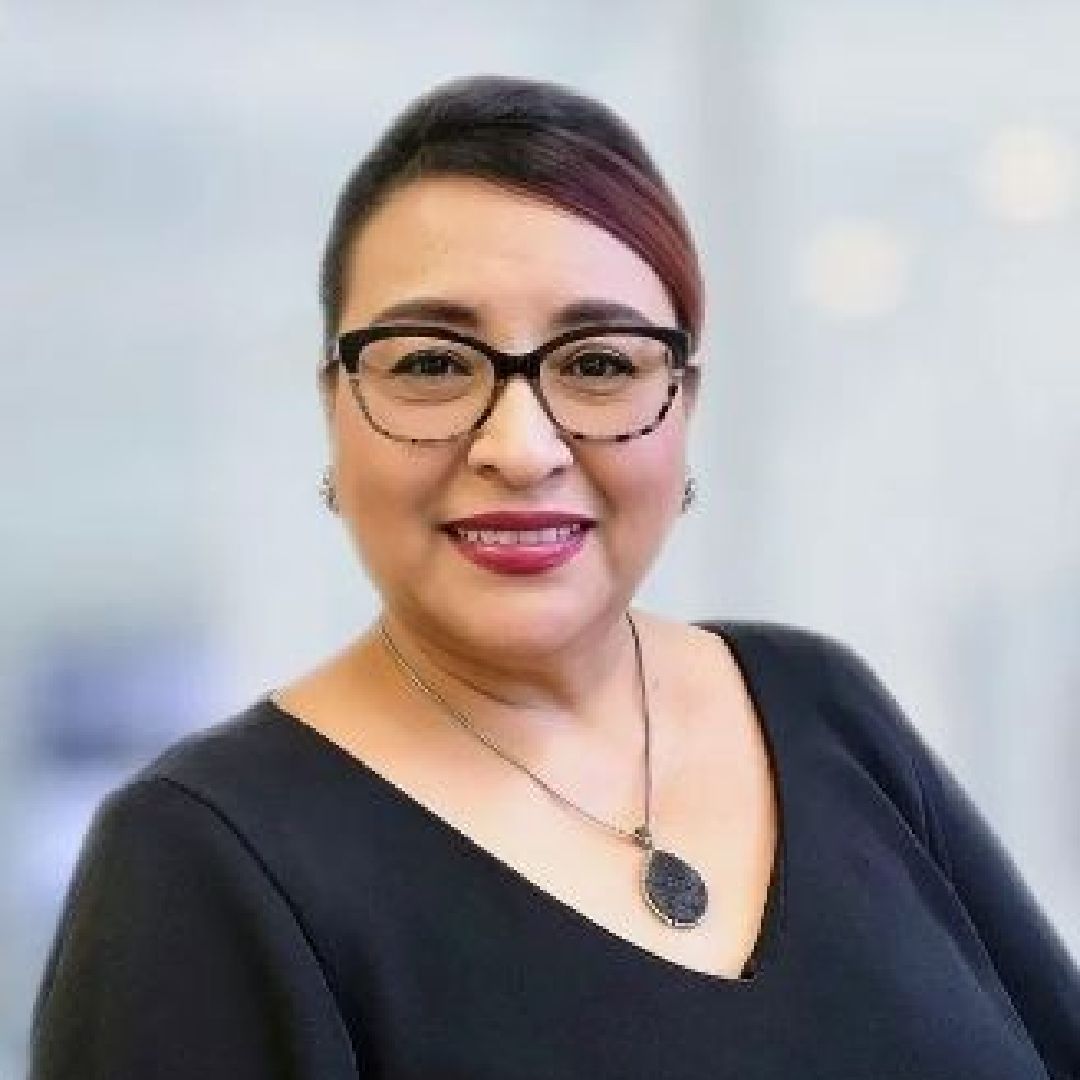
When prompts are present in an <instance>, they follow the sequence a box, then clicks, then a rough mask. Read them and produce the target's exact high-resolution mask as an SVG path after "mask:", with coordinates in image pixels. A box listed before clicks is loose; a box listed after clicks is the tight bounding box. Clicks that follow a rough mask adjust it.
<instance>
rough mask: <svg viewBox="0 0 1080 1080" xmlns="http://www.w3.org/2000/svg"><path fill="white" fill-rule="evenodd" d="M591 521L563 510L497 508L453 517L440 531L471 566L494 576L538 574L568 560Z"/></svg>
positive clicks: (581, 544) (575, 552)
mask: <svg viewBox="0 0 1080 1080" xmlns="http://www.w3.org/2000/svg"><path fill="white" fill-rule="evenodd" d="M594 524H595V521H594V520H593V519H592V518H590V517H588V516H587V515H584V514H578V513H575V512H573V511H565V510H528V511H526V510H514V511H510V510H497V511H488V512H486V513H482V514H473V515H471V516H469V517H465V518H457V519H455V520H454V521H450V522H447V523H446V524H445V525H443V531H444V532H446V533H447V535H448V536H449V537H450V539H451V540H452V542H453V544H454V546H455V547H456V548H457V550H458V551H459V552H460V553H461V554H462V555H463V556H464V557H465V558H466V559H468V560H469V561H470V562H472V563H473V564H475V565H476V566H480V567H483V568H484V569H485V570H491V571H493V572H495V573H500V574H539V573H543V572H544V571H545V570H552V569H554V568H555V567H557V566H561V565H562V564H563V563H566V562H569V561H570V560H571V559H572V558H573V557H574V556H575V555H577V553H578V552H579V551H580V550H581V548H582V547H583V545H584V543H585V537H586V534H587V532H588V530H589V528H590V527H591V526H592V525H594Z"/></svg>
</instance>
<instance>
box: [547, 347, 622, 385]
mask: <svg viewBox="0 0 1080 1080" xmlns="http://www.w3.org/2000/svg"><path fill="white" fill-rule="evenodd" d="M635 371H636V368H635V366H634V362H633V361H632V360H631V359H630V357H629V356H627V355H626V353H623V352H620V351H619V350H618V349H600V348H597V347H595V346H592V347H590V348H588V349H582V350H581V351H580V352H577V353H574V355H573V356H571V357H569V358H568V359H567V360H566V362H565V363H564V364H563V365H562V367H561V369H560V373H561V374H563V375H569V376H583V377H585V378H594V379H595V378H610V377H611V376H612V375H633V374H634V372H635Z"/></svg>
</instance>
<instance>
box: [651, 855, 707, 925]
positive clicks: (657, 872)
mask: <svg viewBox="0 0 1080 1080" xmlns="http://www.w3.org/2000/svg"><path fill="white" fill-rule="evenodd" d="M641 888H642V892H643V893H644V895H645V900H646V902H647V903H648V905H649V907H651V908H652V910H653V912H654V913H655V914H656V915H657V917H658V918H660V919H662V920H663V921H664V922H666V923H667V924H668V926H675V927H679V928H681V929H688V928H690V927H693V926H697V924H698V923H699V922H701V920H702V918H703V917H704V915H705V912H706V911H707V910H708V908H709V890H708V888H707V886H706V885H705V881H704V879H703V878H702V876H701V875H700V874H699V873H698V872H697V871H696V870H695V869H694V868H693V867H692V866H691V865H690V864H689V863H688V862H686V860H685V859H680V858H679V857H678V855H673V854H672V853H671V852H670V851H659V850H657V849H656V848H653V849H651V850H650V851H649V854H648V857H647V858H646V859H645V862H644V864H643V866H642V870H641Z"/></svg>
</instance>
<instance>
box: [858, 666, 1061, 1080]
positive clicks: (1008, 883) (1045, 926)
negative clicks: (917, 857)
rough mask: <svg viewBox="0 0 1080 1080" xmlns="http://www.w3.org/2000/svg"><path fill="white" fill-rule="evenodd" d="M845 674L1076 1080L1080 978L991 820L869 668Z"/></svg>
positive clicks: (959, 891)
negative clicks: (912, 780)
mask: <svg viewBox="0 0 1080 1080" xmlns="http://www.w3.org/2000/svg"><path fill="white" fill-rule="evenodd" d="M839 653H840V660H841V664H842V666H843V668H844V669H846V671H847V672H848V673H849V674H850V675H853V676H854V677H855V679H856V680H857V681H858V684H859V686H860V694H861V695H864V700H865V701H868V702H870V703H872V707H873V709H874V711H875V712H876V713H877V714H878V716H879V717H880V718H882V719H883V720H884V721H885V722H886V723H887V724H888V726H889V727H890V729H891V731H892V733H893V734H895V735H896V736H897V737H898V738H899V740H900V744H901V745H902V746H903V748H904V751H905V753H906V754H907V756H908V757H909V758H910V760H911V762H912V767H913V769H914V771H915V774H916V776H917V778H918V782H919V785H920V787H921V791H922V813H923V821H922V822H920V823H918V826H919V831H920V832H922V833H923V834H924V839H925V841H926V843H927V846H928V849H929V851H930V854H931V855H932V856H933V858H934V860H935V861H936V863H937V864H938V866H939V867H940V868H941V871H942V872H943V874H944V875H945V876H946V877H947V878H948V880H949V881H950V882H951V884H952V886H953V888H954V889H955V891H956V895H957V897H958V898H959V900H960V902H961V904H962V905H963V907H964V910H965V911H966V913H967V915H968V918H969V919H970V922H971V925H972V927H973V928H974V930H975V932H976V934H977V936H978V937H979V939H980V940H981V942H982V943H983V945H984V947H985V949H986V953H987V955H988V957H989V959H990V962H991V963H992V964H993V966H994V970H995V971H996V972H997V976H998V979H999V981H1000V982H1001V984H1002V986H1003V987H1004V989H1005V991H1006V993H1007V994H1008V996H1009V998H1010V1000H1011V1001H1012V1004H1013V1007H1014V1008H1015V1010H1016V1012H1017V1014H1018V1016H1019V1017H1020V1019H1021V1021H1022V1022H1023V1024H1024V1027H1025V1029H1026V1030H1027V1032H1028V1035H1029V1037H1030V1039H1031V1041H1032V1043H1033V1044H1034V1045H1035V1047H1036V1049H1037V1050H1038V1052H1039V1054H1040V1056H1041V1058H1042V1060H1043V1063H1044V1065H1045V1067H1046V1069H1047V1070H1048V1072H1049V1073H1050V1074H1051V1076H1052V1077H1053V1078H1054V1080H1077V1078H1080V970H1078V968H1077V966H1076V964H1075V963H1074V962H1073V960H1072V959H1071V958H1070V956H1069V954H1068V952H1067V950H1066V948H1065V944H1064V942H1063V941H1062V939H1061V938H1060V936H1059V935H1058V933H1057V931H1056V930H1055V928H1054V927H1053V925H1052V924H1051V923H1050V921H1049V919H1048V918H1047V917H1046V915H1045V913H1044V912H1043V911H1042V909H1041V908H1040V906H1039V904H1038V902H1037V900H1036V899H1035V897H1034V895H1033V894H1032V892H1031V890H1030V888H1029V887H1028V885H1027V884H1026V882H1025V881H1024V880H1023V878H1022V877H1021V875H1020V873H1019V871H1018V869H1017V867H1016V864H1015V862H1014V861H1013V859H1012V858H1011V856H1010V855H1009V853H1008V852H1007V851H1006V849H1005V848H1004V846H1003V845H1002V843H1001V840H1000V839H999V838H998V836H997V834H996V833H995V832H994V830H993V829H992V827H991V826H990V824H989V822H988V821H987V819H986V818H985V816H984V815H983V814H982V813H981V811H980V810H979V808H978V807H977V806H976V805H975V803H974V802H973V801H972V799H971V798H970V796H969V795H968V794H967V792H966V791H965V790H964V788H963V787H962V785H961V784H960V782H959V781H958V780H957V778H956V776H955V775H954V774H953V773H952V772H951V771H950V770H949V768H948V767H947V765H946V764H945V762H944V761H943V760H942V759H941V757H940V756H939V755H938V754H937V753H936V752H935V751H934V750H933V748H932V747H930V745H929V744H928V743H927V742H926V741H925V739H924V738H923V736H922V735H921V733H920V732H919V731H918V729H917V728H916V727H915V726H914V724H913V723H912V722H911V720H910V719H909V718H908V717H907V715H906V714H905V713H904V711H903V710H902V709H901V707H900V706H899V704H898V703H897V702H896V699H895V698H894V697H893V696H892V694H891V693H890V692H889V691H888V690H887V689H886V688H885V687H884V685H883V684H882V683H881V681H880V680H879V679H878V677H877V675H876V674H875V673H874V672H873V671H872V670H871V668H870V667H869V666H868V665H867V664H866V662H865V661H864V660H863V659H862V658H861V657H859V656H858V655H857V654H856V653H854V652H853V651H851V650H850V649H848V648H847V647H846V646H842V645H841V646H839Z"/></svg>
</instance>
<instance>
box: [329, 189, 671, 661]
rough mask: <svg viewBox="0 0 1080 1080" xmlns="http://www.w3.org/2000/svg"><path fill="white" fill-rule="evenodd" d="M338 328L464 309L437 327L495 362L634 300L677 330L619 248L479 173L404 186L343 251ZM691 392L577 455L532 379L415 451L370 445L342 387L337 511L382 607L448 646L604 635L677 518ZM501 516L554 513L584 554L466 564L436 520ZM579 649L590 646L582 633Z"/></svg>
mask: <svg viewBox="0 0 1080 1080" xmlns="http://www.w3.org/2000/svg"><path fill="white" fill-rule="evenodd" d="M348 281H349V287H348V291H347V293H346V296H345V298H344V304H343V313H342V320H341V327H340V328H339V329H340V330H341V331H345V330H351V329H355V328H359V327H362V326H367V325H369V324H371V323H375V322H378V323H380V324H382V323H386V322H393V321H394V319H392V318H390V319H388V318H385V317H380V313H381V312H383V311H384V310H385V309H386V308H389V307H390V306H391V305H395V306H396V305H399V304H401V303H403V302H407V301H414V300H418V299H420V298H424V299H437V300H440V301H451V302H453V303H454V304H456V305H460V306H463V307H467V308H470V309H472V311H473V312H474V313H475V325H474V326H467V325H465V324H463V323H454V322H447V321H444V320H432V319H431V318H423V319H420V318H416V317H413V318H411V319H400V318H399V319H398V320H397V321H399V322H400V321H407V322H408V321H411V322H423V323H431V322H433V321H434V322H436V323H437V324H441V325H444V326H446V327H448V328H451V329H457V330H459V331H463V332H465V333H469V334H471V335H473V336H474V337H478V338H480V339H481V340H483V341H486V342H488V343H489V344H491V345H493V346H495V347H497V348H500V349H502V350H504V351H506V352H513V353H518V352H525V351H527V350H530V349H533V348H535V347H536V346H538V345H539V344H541V343H543V342H544V341H546V340H548V339H549V338H551V337H553V336H554V335H555V333H556V331H555V330H554V329H553V320H554V317H555V315H556V313H558V312H559V311H560V309H562V308H564V307H565V306H567V305H569V304H572V303H576V302H580V301H582V300H599V301H608V302H616V303H619V304H623V305H630V306H631V307H633V308H634V309H636V310H637V311H638V312H640V313H641V315H642V316H644V317H645V318H646V319H648V320H649V321H651V322H653V323H656V324H659V325H662V326H675V325H677V320H676V315H675V312H674V310H673V308H672V305H671V301H670V299H669V297H668V295H667V292H666V290H665V288H664V286H663V284H662V283H661V281H660V279H659V278H658V277H657V275H656V273H655V272H654V271H653V270H652V269H651V268H650V267H649V265H648V264H647V263H646V262H644V261H643V260H642V259H641V258H639V257H638V255H636V254H635V253H634V252H633V251H632V250H631V249H630V248H628V247H626V246H625V245H624V244H623V243H621V242H620V241H619V240H617V239H615V238H614V237H613V236H611V235H610V234H609V233H607V232H606V231H604V230H602V229H600V228H598V227H597V226H594V225H592V224H591V223H590V222H588V221H586V220H585V219H584V218H581V217H578V216H577V215H575V214H573V213H570V212H568V211H565V210H562V209H559V208H556V207H553V206H551V205H549V204H547V203H544V202H542V201H540V200H537V199H533V198H529V197H528V196H525V195H521V194H517V193H514V192H510V191H507V190H505V189H502V188H499V187H497V186H495V185H492V184H490V183H486V182H484V181H481V180H475V179H472V178H459V177H439V178H431V179H423V180H418V181H414V182H412V183H410V184H409V185H407V186H405V187H403V188H401V189H399V190H398V191H397V192H396V193H395V194H394V195H393V196H391V198H390V199H389V201H388V202H387V203H385V204H384V205H383V206H382V207H381V208H380V209H379V211H378V212H377V213H376V214H375V216H374V217H372V218H371V219H370V220H369V222H368V224H367V225H366V227H365V228H364V229H363V231H362V232H361V234H360V235H359V237H358V238H357V240H356V241H355V242H354V244H353V247H352V249H351V254H350V262H349V274H348ZM690 395H691V390H690V388H689V385H688V386H686V387H684V389H683V390H682V391H680V393H679V395H678V396H677V397H676V399H675V402H674V405H673V407H672V409H671V410H670V412H669V413H668V415H667V417H666V418H665V419H664V421H663V423H661V424H660V426H659V427H658V428H657V429H656V430H655V431H653V432H651V433H650V434H648V435H645V436H643V437H641V438H638V439H633V440H630V441H628V442H625V443H579V442H572V441H570V440H566V439H564V438H563V437H562V436H561V435H560V433H559V432H558V430H557V429H556V428H554V427H553V426H552V424H551V422H550V421H549V420H548V417H547V416H546V414H545V413H544V411H543V409H542V407H541V405H540V404H539V402H538V401H537V399H536V397H535V395H534V393H533V391H532V389H531V388H530V386H529V384H528V383H527V382H525V381H524V380H523V379H521V378H513V379H511V380H510V381H509V382H508V383H507V385H506V386H505V388H504V389H503V391H502V393H501V395H500V397H499V399H498V402H497V404H496V406H495V409H494V412H493V413H492V414H491V416H490V417H489V418H488V420H487V422H486V423H485V425H484V427H483V428H482V429H481V430H480V431H479V432H477V433H475V434H473V435H469V436H465V437H463V438H462V439H460V440H458V441H457V442H454V443H446V444H441V445H412V444H409V443H404V442H396V441H393V440H391V439H389V438H387V437H386V436H384V435H382V434H380V433H379V432H377V431H376V430H375V429H374V428H373V427H372V426H371V425H370V424H369V423H368V422H367V420H366V419H365V417H364V416H363V414H362V413H361V411H360V409H359V408H358V407H357V404H356V402H355V400H354V399H353V397H352V393H351V391H350V388H349V385H348V381H347V379H346V378H345V377H339V378H338V380H337V384H336V387H335V390H334V393H333V396H332V398H331V400H330V407H329V416H328V419H329V430H330V438H331V443H332V459H333V473H334V477H335V481H336V485H337V499H338V506H339V509H340V513H341V516H342V519H343V521H344V522H345V524H346V526H347V528H348V530H349V532H350V534H351V537H352V540H353V542H354V544H355V545H356V548H357V551H358V553H359V555H360V557H361V559H362V561H363V563H364V565H365V567H366V569H367V572H368V574H369V575H370V577H371V579H372V581H373V583H374V584H375V586H376V588H377V589H378V590H379V591H380V593H381V594H382V598H383V602H384V605H385V607H386V608H387V609H388V610H389V611H390V612H391V613H392V614H393V616H394V617H395V619H396V620H398V621H401V622H403V623H405V624H406V625H408V626H409V627H410V628H411V629H412V630H414V631H416V632H419V633H421V634H424V635H425V636H426V635H435V640H439V641H441V642H443V643H445V644H449V643H450V642H451V641H453V642H456V643H457V644H458V645H459V646H466V647H474V648H478V649H482V650H487V651H491V650H494V652H500V651H502V652H503V653H507V652H514V653H517V652H522V651H529V652H532V653H534V654H535V653H536V651H538V650H539V651H541V652H542V651H543V650H545V649H547V648H557V647H559V646H563V645H566V644H568V643H570V642H572V641H573V640H574V639H576V638H578V637H579V636H584V635H588V634H589V633H590V631H593V630H595V629H598V628H603V627H604V626H605V625H607V624H609V623H610V620H611V619H612V618H614V617H619V616H621V615H622V612H624V611H625V609H626V607H627V606H628V605H629V603H630V598H631V596H632V595H633V593H634V591H635V589H636V587H637V585H638V584H639V582H640V581H641V579H642V578H643V576H644V575H645V573H646V572H647V570H648V568H649V566H650V564H651V563H652V561H653V559H654V557H655V556H656V554H657V552H658V550H659V548H660V546H661V543H662V541H663V539H664V537H665V534H666V533H667V531H668V529H669V527H670V525H671V522H672V519H673V518H674V516H675V515H676V514H677V513H678V508H679V504H680V500H681V497H682V490H683V483H684V479H685V463H684V449H685V424H686V412H687V408H688V405H689V404H692V402H690ZM494 510H499V511H502V510H558V511H567V512H569V513H573V514H579V515H583V516H585V517H588V518H590V519H592V520H593V521H594V522H595V525H593V526H592V527H591V528H589V529H588V530H587V532H586V533H585V536H584V542H583V543H582V545H581V547H580V549H579V550H578V551H577V554H576V555H574V556H573V557H572V558H570V559H569V560H568V561H565V562H563V563H561V564H560V565H557V566H554V567H552V568H551V569H547V570H544V571H542V572H537V573H528V574H508V573H504V572H499V571H496V570H492V569H490V568H487V567H485V566H479V565H477V564H476V563H474V562H473V561H472V560H470V559H468V558H466V557H465V556H464V555H463V554H462V551H461V549H460V547H459V545H458V544H457V543H456V542H455V540H454V539H453V538H452V537H451V536H450V535H449V534H448V533H447V531H446V530H445V529H444V527H443V526H444V525H445V523H446V522H448V521H451V520H456V519H460V518H464V517H470V516H472V515H475V514H479V513H482V512H487V511H494ZM583 639H584V637H583Z"/></svg>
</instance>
